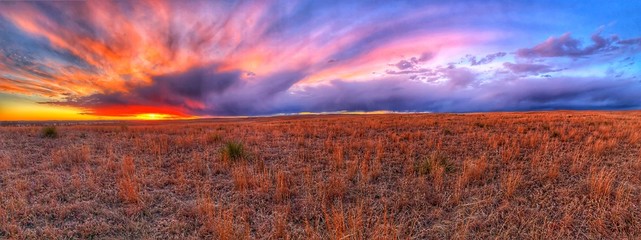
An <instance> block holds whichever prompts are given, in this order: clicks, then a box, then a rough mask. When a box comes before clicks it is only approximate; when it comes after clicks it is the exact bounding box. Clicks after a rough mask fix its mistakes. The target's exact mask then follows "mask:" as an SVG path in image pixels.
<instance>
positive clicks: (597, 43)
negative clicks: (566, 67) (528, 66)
mask: <svg viewBox="0 0 641 240" xmlns="http://www.w3.org/2000/svg"><path fill="white" fill-rule="evenodd" d="M599 34H600V33H595V34H593V35H592V37H591V40H592V44H591V45H589V46H586V47H582V46H581V45H582V44H581V41H579V40H578V39H575V38H572V36H570V33H565V34H563V35H561V36H560V37H558V38H556V37H550V38H548V39H547V40H545V42H542V43H540V44H538V45H536V46H534V47H532V48H521V49H519V50H517V51H516V55H517V56H518V57H526V58H532V57H585V56H590V55H594V54H598V53H604V52H608V51H612V50H615V49H616V47H614V46H613V45H612V43H613V42H615V40H616V38H615V37H611V38H609V39H606V38H603V37H601V36H600V35H599Z"/></svg>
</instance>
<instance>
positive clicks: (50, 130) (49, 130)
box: [41, 126, 58, 138]
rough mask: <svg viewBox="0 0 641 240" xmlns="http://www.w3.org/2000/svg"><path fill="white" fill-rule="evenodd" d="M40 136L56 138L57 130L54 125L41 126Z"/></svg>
mask: <svg viewBox="0 0 641 240" xmlns="http://www.w3.org/2000/svg"><path fill="white" fill-rule="evenodd" d="M41 133H42V135H41V136H42V137H43V138H57V137H58V130H57V129H56V127H54V126H47V127H44V128H42V131H41Z"/></svg>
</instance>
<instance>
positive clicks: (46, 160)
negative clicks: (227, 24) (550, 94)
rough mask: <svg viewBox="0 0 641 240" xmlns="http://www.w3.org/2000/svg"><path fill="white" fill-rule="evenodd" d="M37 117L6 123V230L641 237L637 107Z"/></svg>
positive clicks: (2, 208)
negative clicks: (152, 118) (119, 119)
mask: <svg viewBox="0 0 641 240" xmlns="http://www.w3.org/2000/svg"><path fill="white" fill-rule="evenodd" d="M123 126H126V127H123ZM42 127H43V126H39V125H34V126H3V127H0V136H2V138H0V190H1V191H0V239H4V238H8V239H33V238H53V239H60V238H62V239H67V238H72V239H75V238H80V239H85V238H98V239H105V238H106V239H150V238H151V239H156V238H161V239H195V238H196V239H255V238H271V239H451V238H455V239H467V238H482V239H487V238H492V239H494V238H500V239H531V238H537V239H538V238H551V239H574V238H589V239H603V238H610V239H638V238H641V205H639V204H638V203H639V202H641V174H639V171H641V133H639V131H637V130H638V129H641V112H638V111H628V112H597V111H595V112H589V111H587V112H566V111H558V112H536V113H488V114H391V115H359V116H350V115H337V116H331V115H330V116H292V117H272V118H247V119H215V120H190V121H158V122H151V123H149V122H144V123H141V122H127V123H100V124H94V123H76V124H69V125H59V126H56V131H57V132H58V137H57V138H43V137H41V135H42V134H41V129H42Z"/></svg>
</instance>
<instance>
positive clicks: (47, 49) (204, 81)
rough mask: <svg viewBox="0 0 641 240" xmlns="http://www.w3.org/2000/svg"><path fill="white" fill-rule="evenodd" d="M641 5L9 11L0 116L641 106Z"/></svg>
mask: <svg viewBox="0 0 641 240" xmlns="http://www.w3.org/2000/svg"><path fill="white" fill-rule="evenodd" d="M640 13H641V1H623V0H620V1H585V0H582V1H578V0H577V1H558V0H555V1H263V0H261V1H155V0H154V1H152V0H149V1H142V0H136V1H117V2H116V1H113V2H111V1H90V0H87V1H77V0H76V1H28V2H19V1H0V120H66V119H78V120H82V119H119V118H125V119H126V118H138V119H155V118H167V117H170V118H172V117H177V118H181V117H209V116H251V115H271V114H279V113H301V112H332V111H379V110H387V111H401V112H404V111H429V112H477V111H524V110H551V109H640V108H641V14H640Z"/></svg>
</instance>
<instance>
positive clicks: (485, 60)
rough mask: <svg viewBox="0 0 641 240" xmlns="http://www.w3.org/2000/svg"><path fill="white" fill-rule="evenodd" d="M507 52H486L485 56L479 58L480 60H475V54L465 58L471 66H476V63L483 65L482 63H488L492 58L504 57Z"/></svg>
mask: <svg viewBox="0 0 641 240" xmlns="http://www.w3.org/2000/svg"><path fill="white" fill-rule="evenodd" d="M505 55H507V53H505V52H497V53H492V54H488V55H486V56H485V57H483V58H481V59H480V60H478V61H477V60H476V56H468V58H467V60H468V61H469V62H470V64H471V65H472V66H477V65H483V64H488V63H491V62H493V61H494V59H497V58H501V57H505Z"/></svg>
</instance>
